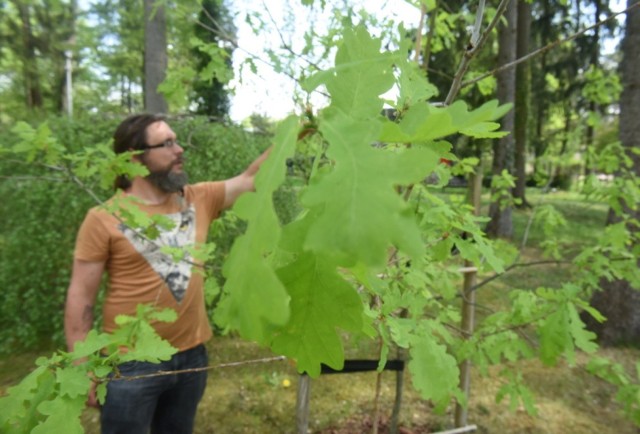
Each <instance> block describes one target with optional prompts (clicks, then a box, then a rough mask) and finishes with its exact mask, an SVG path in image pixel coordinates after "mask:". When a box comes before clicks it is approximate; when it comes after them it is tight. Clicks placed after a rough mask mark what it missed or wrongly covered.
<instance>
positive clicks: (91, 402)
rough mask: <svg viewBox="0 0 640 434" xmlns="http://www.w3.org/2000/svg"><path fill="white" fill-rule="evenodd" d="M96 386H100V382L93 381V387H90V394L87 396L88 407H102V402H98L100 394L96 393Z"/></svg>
mask: <svg viewBox="0 0 640 434" xmlns="http://www.w3.org/2000/svg"><path fill="white" fill-rule="evenodd" d="M96 387H98V383H96V382H95V381H92V382H91V388H90V389H89V395H88V396H87V402H86V406H87V407H93V408H100V404H99V403H98V395H97V393H96Z"/></svg>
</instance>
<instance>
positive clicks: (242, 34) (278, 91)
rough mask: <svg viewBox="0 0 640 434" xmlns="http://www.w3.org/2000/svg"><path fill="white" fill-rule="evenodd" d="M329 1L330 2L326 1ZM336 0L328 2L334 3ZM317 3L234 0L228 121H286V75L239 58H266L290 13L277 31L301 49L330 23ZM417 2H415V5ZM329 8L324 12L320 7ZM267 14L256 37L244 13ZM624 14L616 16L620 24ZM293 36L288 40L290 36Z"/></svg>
mask: <svg viewBox="0 0 640 434" xmlns="http://www.w3.org/2000/svg"><path fill="white" fill-rule="evenodd" d="M325 1H327V3H331V2H332V0H325ZM336 1H337V0H333V2H336ZM347 1H348V2H349V4H352V5H354V4H355V5H358V6H360V7H362V8H364V9H365V10H366V11H367V12H369V13H371V14H376V16H379V17H387V18H392V19H394V21H396V22H400V21H401V22H403V23H405V25H406V26H407V27H414V28H415V27H416V26H417V25H418V21H419V18H420V11H419V9H418V7H416V6H414V5H413V4H412V3H413V2H410V1H408V0H347ZM321 2H322V0H314V1H313V4H314V6H313V9H309V8H307V7H304V6H302V5H301V3H302V1H301V0H268V2H267V0H235V1H234V2H233V3H232V4H233V6H232V7H233V9H234V10H235V11H236V12H237V16H236V19H235V23H236V26H237V29H238V31H237V38H238V45H239V47H240V49H236V50H235V51H234V58H233V64H234V68H235V70H236V71H235V77H236V79H234V80H233V81H232V82H231V83H230V86H231V87H232V88H233V92H234V94H233V96H231V108H230V117H231V119H232V120H234V121H237V122H241V121H242V120H244V119H246V118H247V117H249V116H250V115H251V114H252V113H257V114H261V115H264V116H266V117H269V118H271V119H273V120H278V119H282V118H284V117H286V116H287V115H288V114H289V113H291V112H293V111H299V109H298V108H296V106H295V103H294V99H293V91H294V88H295V83H294V82H293V80H292V79H291V78H289V77H287V76H286V75H285V74H282V73H277V72H275V71H274V70H273V68H272V67H270V66H268V65H266V64H262V63H260V62H256V67H257V74H254V73H252V72H251V71H250V70H249V68H248V67H246V66H245V67H244V68H241V65H242V64H243V62H244V60H245V59H246V58H247V57H249V54H248V53H251V54H252V55H258V56H260V57H261V58H263V59H267V60H268V57H267V56H266V55H265V54H264V49H265V47H272V48H277V47H278V46H279V45H281V37H280V35H279V34H278V32H277V30H276V27H277V28H280V29H283V28H285V19H286V17H287V16H289V17H291V15H290V14H287V13H286V12H287V11H289V10H292V11H293V12H294V13H293V21H291V22H289V27H288V28H290V29H293V30H291V32H292V33H287V32H284V31H283V32H282V34H283V37H284V38H285V39H287V40H288V41H289V40H290V41H291V43H292V45H293V49H294V51H296V52H299V51H300V50H301V48H302V37H303V34H304V31H305V30H306V29H307V28H309V26H310V25H313V26H314V28H315V29H316V31H318V32H322V31H323V28H326V23H327V21H328V19H329V16H328V14H327V13H323V12H322V9H321V7H320V5H321ZM415 3H418V1H415ZM625 3H626V2H625V1H624V0H611V1H610V2H609V4H610V7H611V9H612V10H613V11H614V12H615V11H620V10H623V9H624V8H625ZM326 9H329V8H325V10H326ZM267 11H268V13H267V14H266V17H267V18H266V25H265V29H264V31H263V32H262V33H261V36H256V35H255V34H254V32H253V31H252V30H251V27H250V26H249V25H248V24H247V23H246V22H245V17H246V15H247V13H260V14H262V15H263V16H265V12H267ZM622 17H623V16H621V17H620V19H621V20H623V18H622ZM289 35H292V36H289ZM616 43H617V41H610V42H608V46H605V51H613V49H614V48H615V44H616ZM314 98H317V100H316V101H312V103H313V105H314V106H316V103H317V105H322V104H323V102H322V101H321V100H322V98H321V97H314Z"/></svg>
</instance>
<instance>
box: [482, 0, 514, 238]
mask: <svg viewBox="0 0 640 434" xmlns="http://www.w3.org/2000/svg"><path fill="white" fill-rule="evenodd" d="M517 12H518V2H516V1H512V2H510V3H509V6H508V7H507V10H506V11H505V14H504V18H505V19H506V24H504V23H501V24H500V26H499V28H498V44H499V49H498V64H499V65H505V64H507V63H510V62H513V61H514V60H515V58H516V41H517V38H516V22H517V18H518V17H517ZM515 93H516V71H515V69H514V68H508V69H506V70H504V71H502V72H500V73H499V74H498V90H497V96H498V101H500V103H501V104H506V103H513V102H515ZM514 119H515V115H514V112H513V110H511V111H509V113H507V114H506V116H505V117H504V118H503V119H502V129H503V130H504V131H508V132H509V134H507V135H506V136H504V137H502V138H500V139H499V140H496V141H495V142H494V145H493V164H492V173H493V176H494V177H495V176H499V175H500V174H501V173H502V171H503V170H505V169H506V170H507V171H508V172H509V173H511V174H513V172H514V170H513V164H514V161H513V154H514V141H515V140H514V136H513V129H514V128H513V127H514ZM492 190H493V189H492ZM492 193H494V192H493V191H492ZM511 194H512V192H511V191H508V192H503V194H502V196H500V197H497V198H496V199H494V200H493V201H492V202H491V205H490V207H489V217H490V219H491V220H490V221H489V223H488V225H487V228H486V231H487V234H488V235H489V236H492V237H504V238H510V237H511V236H512V234H513V221H512V214H513V212H512V210H513V207H512V206H511V205H505V204H504V202H509V199H510V196H511ZM491 196H492V197H495V196H496V195H495V194H492V195H491Z"/></svg>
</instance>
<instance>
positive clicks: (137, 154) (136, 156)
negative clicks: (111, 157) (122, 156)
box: [129, 148, 144, 164]
mask: <svg viewBox="0 0 640 434" xmlns="http://www.w3.org/2000/svg"><path fill="white" fill-rule="evenodd" d="M129 152H130V153H131V161H132V162H134V163H140V164H142V158H141V156H142V153H143V152H144V151H140V150H138V149H133V148H129Z"/></svg>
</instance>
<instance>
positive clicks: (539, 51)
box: [460, 2, 640, 88]
mask: <svg viewBox="0 0 640 434" xmlns="http://www.w3.org/2000/svg"><path fill="white" fill-rule="evenodd" d="M637 6H640V2H638V3H634V4H632V5H631V6H629V7H628V8H627V9H625V10H623V11H621V12H616V13H615V14H612V15H609V16H608V17H607V18H605V19H604V20H602V21H598V22H597V23H595V24H593V25H591V26H589V27H586V28H584V29H582V30H580V31H579V32H577V33H574V34H573V35H571V36H568V37H566V38H564V39H559V40H557V41H555V42H552V43H550V44H548V45H546V46H544V47H542V48H539V49H537V50H535V51H532V52H531V53H529V54H527V55H526V56H523V57H521V58H519V59H516V60H514V61H513V62H509V63H507V64H505V65H502V66H500V67H498V68H496V69H494V70H492V71H490V72H487V73H485V74H482V75H480V76H478V77H476V78H474V79H472V80H468V81H465V82H463V83H462V84H461V86H460V87H461V88H463V87H467V86H470V85H472V84H475V83H477V82H479V81H481V80H484V79H485V78H487V77H490V76H492V75H494V74H497V73H498V72H501V71H504V70H505V69H510V68H513V67H514V66H516V65H519V64H520V63H522V62H526V61H528V60H529V59H531V58H533V57H535V56H537V55H538V54H542V53H544V52H546V51H549V50H551V49H552V48H555V47H557V46H558V45H560V44H563V43H565V42H570V41H573V40H574V39H576V38H577V37H579V36H581V35H583V34H584V33H586V32H588V31H589V30H593V29H595V28H597V27H599V26H601V25H603V24H605V23H607V22H608V21H611V20H612V19H614V18H615V17H617V16H618V15H620V14H624V13H627V12H629V11H630V10H631V9H633V8H635V7H637Z"/></svg>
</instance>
